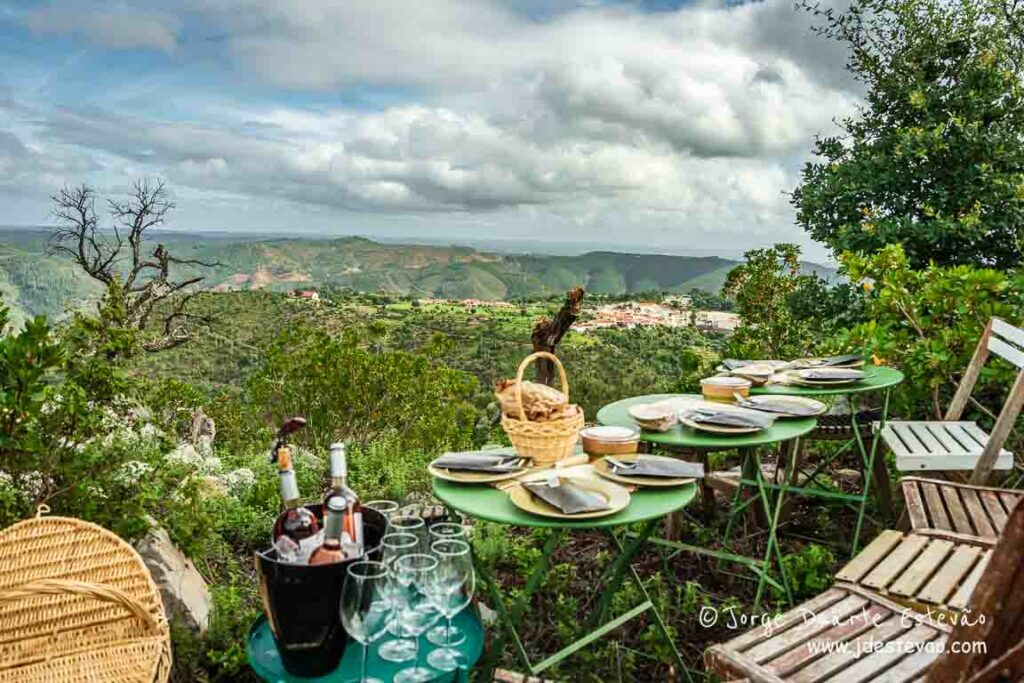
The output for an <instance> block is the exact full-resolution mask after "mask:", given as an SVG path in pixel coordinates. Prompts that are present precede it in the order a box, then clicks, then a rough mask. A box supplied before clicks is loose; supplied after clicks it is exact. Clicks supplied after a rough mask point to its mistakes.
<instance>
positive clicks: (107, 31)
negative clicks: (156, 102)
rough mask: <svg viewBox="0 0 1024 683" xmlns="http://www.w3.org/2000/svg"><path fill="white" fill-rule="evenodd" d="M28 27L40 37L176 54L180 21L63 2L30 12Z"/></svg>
mask: <svg viewBox="0 0 1024 683" xmlns="http://www.w3.org/2000/svg"><path fill="white" fill-rule="evenodd" d="M26 24H27V25H28V27H29V28H30V29H32V31H34V32H35V33H40V34H74V35H80V36H82V37H84V38H86V39H87V40H90V41H92V42H94V43H97V44H99V45H102V46H104V47H110V48H114V49H119V50H131V49H151V50H160V51H162V52H168V53H170V52H173V51H174V48H175V46H176V44H177V31H178V28H179V22H178V20H177V19H176V18H175V17H173V16H172V15H170V14H167V13H164V12H159V11H148V10H141V9H136V8H132V7H129V6H127V5H122V4H117V3H107V2H104V3H102V4H97V3H91V2H61V3H54V4H50V5H47V6H45V7H41V8H39V9H36V10H34V11H32V12H30V13H29V14H28V16H27V18H26Z"/></svg>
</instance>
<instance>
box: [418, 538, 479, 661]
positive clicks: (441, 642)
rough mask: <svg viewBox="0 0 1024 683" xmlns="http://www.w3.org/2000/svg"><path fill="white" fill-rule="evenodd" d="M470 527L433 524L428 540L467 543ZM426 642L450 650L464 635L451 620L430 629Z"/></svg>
mask: <svg viewBox="0 0 1024 683" xmlns="http://www.w3.org/2000/svg"><path fill="white" fill-rule="evenodd" d="M469 533H470V527H468V526H465V525H462V524H453V523H451V522H444V523H441V524H434V525H433V526H431V527H430V539H431V541H432V542H433V543H436V542H437V541H463V542H465V543H469ZM431 548H433V545H431ZM427 640H428V641H430V642H431V643H432V644H434V645H438V646H440V647H445V648H450V647H454V646H456V645H461V644H462V643H463V642H465V640H466V634H465V633H464V632H463V630H462V629H461V628H459V627H458V626H452V623H451V619H449V620H448V624H447V625H445V624H439V625H437V626H436V627H434V628H432V629H430V631H429V632H428V633H427Z"/></svg>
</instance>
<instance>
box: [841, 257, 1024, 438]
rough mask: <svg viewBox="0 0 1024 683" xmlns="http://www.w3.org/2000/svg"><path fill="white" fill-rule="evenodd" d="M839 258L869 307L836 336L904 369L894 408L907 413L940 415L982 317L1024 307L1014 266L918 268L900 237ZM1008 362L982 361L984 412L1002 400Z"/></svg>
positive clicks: (1013, 314)
mask: <svg viewBox="0 0 1024 683" xmlns="http://www.w3.org/2000/svg"><path fill="white" fill-rule="evenodd" d="M843 265H844V266H845V268H846V270H847V272H848V273H849V274H850V278H851V279H852V280H853V281H854V282H856V283H858V284H859V286H860V287H861V288H862V289H863V290H864V291H865V292H867V296H866V297H865V299H864V304H865V307H866V314H867V315H866V316H865V318H866V321H865V322H862V323H860V324H857V325H855V326H853V327H852V328H851V329H850V330H849V331H848V332H846V333H844V334H843V335H842V336H841V338H840V340H839V343H840V344H841V346H844V347H846V348H860V349H861V350H863V351H864V352H866V353H867V354H869V355H873V356H874V358H875V359H876V360H877V361H878V362H883V363H886V364H891V365H896V366H898V367H900V368H901V369H902V370H903V372H904V374H905V375H906V377H907V379H906V381H905V382H903V384H902V385H901V386H900V400H901V404H902V405H901V406H899V409H900V411H901V412H900V413H899V414H902V415H906V416H907V417H910V416H912V415H920V416H923V417H930V418H933V419H941V417H942V413H943V409H944V407H945V406H946V405H947V404H948V402H949V399H950V398H951V396H952V394H953V391H954V389H955V387H956V383H957V381H958V379H959V377H960V376H961V375H962V374H963V372H964V370H965V369H966V368H967V365H968V363H969V362H970V359H971V355H972V354H973V352H974V348H975V346H976V345H977V343H978V338H979V337H980V336H981V333H982V330H983V328H984V326H985V323H986V322H988V320H989V318H991V317H992V316H999V317H1003V318H1006V319H1008V320H1019V319H1020V317H1021V315H1022V314H1024V295H1022V294H1021V292H1022V291H1024V290H1022V286H1024V278H1022V277H1021V276H1020V275H1019V274H1008V273H1004V272H1001V271H998V270H995V269H992V268H975V267H972V266H945V267H943V266H935V265H932V266H929V267H927V268H924V269H916V270H915V269H913V268H912V267H911V263H910V260H909V259H908V258H907V256H906V254H905V253H904V252H903V249H902V247H900V246H899V245H890V246H888V247H886V248H885V249H883V250H882V251H881V252H879V253H878V254H874V255H872V256H867V257H865V256H858V255H854V254H847V255H846V256H845V257H844V258H843ZM1013 370H1014V368H1012V367H1011V366H1009V365H1008V364H1004V363H1001V362H998V361H994V362H992V363H988V364H986V366H985V369H984V370H983V372H982V375H981V378H980V382H979V385H978V389H977V391H976V394H977V395H978V396H981V397H982V403H980V404H975V409H976V410H978V411H980V413H981V414H982V415H983V416H984V415H986V414H987V415H988V416H989V417H990V416H991V414H992V412H993V411H992V410H991V409H992V408H996V409H998V406H999V405H1001V403H1002V401H1003V399H1004V398H1005V392H1006V389H1007V388H1008V387H1009V385H1010V383H1011V382H1012V379H1013V376H1014V372H1013ZM986 396H988V397H990V398H991V401H986V400H985V397H986ZM985 404H987V407H986V405H985ZM922 413H923V415H922Z"/></svg>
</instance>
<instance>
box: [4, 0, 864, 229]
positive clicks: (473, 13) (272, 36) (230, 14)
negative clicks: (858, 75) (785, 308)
mask: <svg viewBox="0 0 1024 683" xmlns="http://www.w3.org/2000/svg"><path fill="white" fill-rule="evenodd" d="M65 1H66V0H65ZM82 2H83V0H76V2H75V4H74V5H72V7H79V8H85V7H87V5H84V4H82ZM182 6H184V7H185V8H186V9H181V7H182ZM67 7H68V5H66V4H60V5H57V4H51V5H49V6H47V7H46V8H44V9H42V10H39V11H37V12H35V13H32V14H30V15H29V19H28V22H29V25H30V26H31V27H32V28H33V30H35V31H37V32H40V33H47V32H49V33H52V32H74V33H79V34H82V35H85V36H87V37H89V39H90V40H93V41H95V42H97V43H100V44H103V45H107V46H108V47H114V48H137V47H149V48H153V49H160V50H165V51H172V50H177V53H176V54H177V55H178V59H180V60H183V61H187V57H188V55H189V52H188V50H189V49H191V48H190V47H189V46H190V45H193V44H195V43H196V42H197V41H200V42H201V39H202V40H206V39H207V38H208V37H209V36H211V35H212V36H216V41H215V43H216V45H217V48H216V49H218V50H222V52H221V53H219V56H220V58H222V59H223V60H225V61H226V62H227V63H228V64H230V65H232V66H233V68H234V69H235V71H234V74H239V80H240V81H244V82H245V83H246V84H247V85H246V87H247V88H249V89H251V91H252V92H256V93H258V97H254V98H252V99H251V100H250V101H246V99H245V98H244V97H242V98H241V99H239V100H237V101H236V100H227V99H226V96H222V95H221V94H220V93H217V92H212V91H206V92H204V91H202V90H201V89H199V90H196V91H191V90H190V91H180V90H179V91H170V92H164V93H162V96H164V97H166V98H168V100H169V101H173V102H174V103H175V106H176V108H177V110H178V111H179V112H181V111H184V112H186V114H185V116H180V118H178V119H176V120H170V119H168V118H162V117H161V116H160V115H159V114H155V113H154V112H153V110H148V111H142V112H133V111H131V109H130V108H129V109H128V110H126V111H118V112H117V113H114V112H112V111H107V110H102V109H95V108H92V109H90V108H87V107H85V106H81V105H76V106H74V107H68V106H64V107H50V108H49V111H47V112H46V113H45V114H39V115H35V116H33V120H32V122H31V124H26V125H30V126H31V127H32V128H33V132H32V133H30V134H28V135H23V136H22V139H23V140H26V141H27V140H31V142H32V148H33V150H35V151H34V152H33V153H34V154H36V155H38V156H39V158H40V159H43V158H56V157H60V158H61V159H62V160H63V161H62V162H61V164H56V163H53V164H51V166H50V167H49V170H48V171H47V172H48V173H51V175H52V172H53V169H55V168H69V169H71V168H75V167H74V166H73V164H75V163H77V164H80V165H81V164H95V165H98V166H99V167H101V168H102V173H101V174H100V175H101V176H102V177H103V178H104V179H105V180H107V181H108V182H110V183H111V184H113V183H117V182H120V183H124V182H127V181H128V180H130V176H131V175H133V174H134V175H142V174H147V175H155V174H159V175H164V176H166V177H167V178H168V179H169V180H170V181H171V182H172V183H173V184H174V185H175V186H176V187H179V188H189V189H191V190H193V191H194V192H196V193H204V192H217V193H224V195H228V196H232V197H236V198H238V201H245V202H249V203H251V204H252V205H266V204H267V203H268V202H286V203H289V204H291V205H293V206H297V207H310V208H313V209H316V210H323V211H327V212H331V211H334V212H340V213H339V215H344V213H345V212H359V213H361V214H376V215H381V216H383V215H389V216H395V215H401V216H427V217H429V216H436V215H437V214H439V213H446V214H449V215H452V216H455V215H458V216H467V215H469V216H477V217H481V219H486V220H490V218H492V217H497V218H496V220H497V221H498V223H500V224H501V225H503V226H510V225H519V226H538V225H542V224H544V223H545V222H548V223H550V224H551V225H558V226H560V229H565V230H575V231H577V232H578V233H579V234H591V233H593V232H594V231H595V230H597V228H600V230H605V231H609V232H611V231H614V230H618V229H622V230H625V231H626V232H625V233H624V234H630V235H635V236H636V237H635V238H636V239H639V240H643V239H645V238H644V235H660V234H661V233H662V231H668V230H672V229H673V226H676V228H677V229H678V226H680V225H690V226H699V227H703V228H705V229H711V230H716V231H720V232H722V233H723V234H725V233H728V234H733V235H742V234H746V235H748V236H753V237H756V238H757V239H761V238H764V239H763V241H768V240H769V239H770V237H771V235H776V236H785V238H787V239H791V238H792V237H793V235H792V232H793V230H794V229H793V228H792V222H793V216H792V210H791V208H790V207H789V205H788V203H787V199H786V197H785V195H784V194H783V193H784V191H786V190H789V189H791V188H792V187H793V185H794V184H795V183H796V175H797V169H798V168H799V165H800V161H801V160H802V159H803V158H805V157H806V155H807V154H808V153H809V152H810V149H811V146H812V144H813V139H814V136H815V135H817V134H820V133H827V132H831V131H832V130H834V128H833V123H832V120H833V118H834V117H837V116H842V115H844V114H847V113H850V112H852V111H853V110H854V104H855V102H856V101H857V98H858V91H857V86H856V84H854V83H852V81H850V79H849V78H848V77H847V76H845V75H844V72H843V69H842V63H843V59H844V55H843V53H842V51H841V50H839V49H838V48H837V47H836V46H834V45H832V44H829V43H828V42H826V41H824V40H821V39H819V38H816V37H814V36H812V35H810V33H809V32H808V19H807V17H806V16H805V15H804V14H802V13H800V12H798V11H796V10H794V9H793V7H792V5H791V3H790V0H765V2H758V3H751V4H748V5H742V6H736V7H726V6H724V5H722V4H714V3H701V4H694V5H686V6H683V7H682V8H680V9H678V10H676V11H662V12H655V13H648V12H643V11H639V10H638V9H637V8H636V7H635V6H632V5H630V6H621V5H619V6H596V7H580V6H578V5H577V4H575V3H570V2H564V3H561V4H560V5H559V8H558V10H557V11H554V10H551V11H550V13H549V14H543V15H541V16H532V15H530V14H528V13H524V12H523V11H516V10H514V9H513V7H515V5H514V3H488V2H484V1H483V0H469V1H466V0H463V1H458V2H456V1H455V0H419V2H415V3H410V2H407V1H406V0H376V1H375V2H372V3H364V2H357V3H319V2H318V3H314V2H302V3H280V2H276V1H273V0H211V1H208V2H202V3H200V2H198V1H197V0H192V1H190V2H188V3H182V4H180V5H179V4H177V3H175V4H171V3H169V2H168V3H165V4H159V3H157V4H151V5H150V9H149V10H147V13H141V12H135V11H134V10H129V9H127V7H126V6H114V8H113V9H111V8H110V7H108V6H107V5H106V4H95V5H92V8H93V11H91V12H89V11H84V10H82V11H79V12H78V13H77V14H76V13H74V12H71V13H69V12H67V11H62V10H60V8H67ZM98 17H108V18H107V19H102V20H101V19H99V18H98ZM132 22H136V23H135V24H133V23H132ZM196 26H200V27H202V31H200V33H201V34H202V35H197V34H196V33H195V31H196V28H195V27H196ZM133 27H135V28H136V29H137V30H127V29H132V28H133ZM182 27H188V30H186V29H183V28H182ZM115 29H116V30H115ZM125 34H131V35H132V36H133V37H128V36H127V35H125ZM118 41H121V42H120V43H119V42H118ZM205 58H209V55H208V54H205V53H204V59H205ZM388 88H392V89H394V90H395V91H397V92H400V93H402V94H401V95H400V97H399V101H398V103H396V104H393V105H391V106H388V107H385V108H376V109H367V108H357V107H352V106H350V107H346V106H344V105H343V104H336V105H332V106H325V105H322V104H317V105H315V106H313V105H309V106H303V96H304V95H307V94H310V93H316V94H317V95H318V96H320V97H322V98H323V99H320V100H317V101H318V102H323V101H327V100H328V99H329V98H330V96H331V94H332V93H336V92H337V91H338V89H343V90H344V91H345V92H348V91H349V90H355V91H357V92H359V91H366V92H370V93H373V92H375V91H380V90H382V89H383V90H386V89H388ZM279 89H284V92H285V93H287V95H281V92H282V91H281V90H279ZM0 96H2V93H0ZM275 98H276V99H277V103H276V104H275V103H274V101H275ZM129 100H130V98H129ZM214 102H216V104H213V103H214ZM268 102H269V103H268ZM188 105H193V106H188ZM2 153H3V151H2V149H0V154H2ZM72 180H74V178H72ZM197 196H198V195H197ZM524 229H526V227H524ZM531 229H534V228H531ZM536 229H538V230H540V228H536Z"/></svg>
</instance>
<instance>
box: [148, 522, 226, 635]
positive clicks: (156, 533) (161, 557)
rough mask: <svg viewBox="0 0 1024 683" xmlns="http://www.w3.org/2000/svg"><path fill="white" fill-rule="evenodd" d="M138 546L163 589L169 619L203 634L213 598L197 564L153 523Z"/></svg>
mask: <svg viewBox="0 0 1024 683" xmlns="http://www.w3.org/2000/svg"><path fill="white" fill-rule="evenodd" d="M135 549H136V550H138V552H139V555H141V556H142V560H143V561H144V562H145V563H146V567H147V568H148V569H149V572H150V574H152V576H153V581H154V582H155V583H156V585H157V588H159V589H160V597H161V598H162V599H163V602H164V610H166V612H167V616H168V618H169V619H174V618H177V619H179V620H180V622H181V623H183V624H185V625H186V626H188V628H190V629H192V630H193V631H196V632H198V633H200V634H202V633H203V632H205V631H206V627H207V626H208V625H209V621H210V611H211V609H212V607H213V599H212V597H211V596H210V589H209V587H208V586H207V585H206V580H205V579H203V577H202V575H201V574H200V573H199V571H198V570H197V569H196V567H195V565H194V564H192V562H191V561H190V560H189V559H188V558H187V557H185V555H184V554H182V552H181V551H180V550H178V548H177V547H176V546H175V545H174V543H173V542H172V541H171V538H170V536H168V535H167V532H166V531H165V530H163V529H161V528H160V527H157V526H154V527H153V529H152V530H150V532H149V534H148V535H147V536H146V537H145V538H143V539H142V540H141V541H139V542H138V543H137V544H136V546H135Z"/></svg>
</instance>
